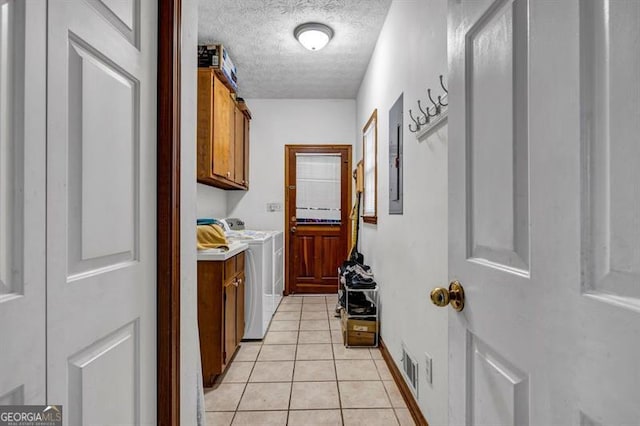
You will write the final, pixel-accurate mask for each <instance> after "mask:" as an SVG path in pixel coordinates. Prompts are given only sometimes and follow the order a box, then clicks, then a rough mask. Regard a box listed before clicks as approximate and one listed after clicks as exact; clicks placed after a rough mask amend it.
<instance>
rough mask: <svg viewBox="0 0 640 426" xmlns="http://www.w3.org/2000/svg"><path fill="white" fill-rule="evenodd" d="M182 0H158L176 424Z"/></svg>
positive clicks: (160, 341) (164, 269)
mask: <svg viewBox="0 0 640 426" xmlns="http://www.w3.org/2000/svg"><path fill="white" fill-rule="evenodd" d="M181 44H182V0H158V55H157V60H158V75H157V78H158V94H157V102H158V105H157V114H158V115H157V120H158V122H157V132H158V134H157V296H156V297H157V301H156V303H157V324H156V327H157V331H156V333H157V377H156V380H157V384H156V386H157V424H158V425H162V426H164V425H167V426H169V425H179V424H180V114H181V111H180V100H181V99H180V98H181V86H180V78H181V50H180V49H181Z"/></svg>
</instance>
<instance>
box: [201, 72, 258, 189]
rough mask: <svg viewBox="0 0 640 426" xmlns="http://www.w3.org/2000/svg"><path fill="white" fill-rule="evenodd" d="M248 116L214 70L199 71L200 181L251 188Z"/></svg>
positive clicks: (233, 187)
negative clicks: (246, 130) (247, 153)
mask: <svg viewBox="0 0 640 426" xmlns="http://www.w3.org/2000/svg"><path fill="white" fill-rule="evenodd" d="M245 121H248V117H247V116H246V115H244V114H243V113H242V111H240V109H239V107H238V105H237V103H236V101H235V99H234V98H233V96H232V94H231V92H230V91H229V89H228V88H227V87H226V86H225V85H224V84H223V83H222V81H220V79H219V78H218V76H217V75H216V74H215V72H214V71H213V70H212V69H209V68H200V69H198V137H197V141H198V182H200V183H204V184H207V185H211V186H216V187H218V188H224V189H245V190H246V189H248V184H247V179H246V170H248V161H249V158H248V156H247V155H246V151H247V150H246V145H247V141H248V135H245V128H248V126H247V124H246V123H245Z"/></svg>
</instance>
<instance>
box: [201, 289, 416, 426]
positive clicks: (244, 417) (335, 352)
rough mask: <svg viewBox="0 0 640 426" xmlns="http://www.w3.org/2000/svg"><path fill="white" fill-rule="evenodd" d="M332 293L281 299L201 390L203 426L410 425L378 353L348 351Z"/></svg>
mask: <svg viewBox="0 0 640 426" xmlns="http://www.w3.org/2000/svg"><path fill="white" fill-rule="evenodd" d="M335 305H336V295H320V296H289V297H285V298H284V299H283V300H282V303H281V304H280V307H279V308H278V311H277V312H276V315H275V316H274V319H273V321H272V323H271V327H270V328H269V331H268V333H267V335H266V337H265V339H264V340H263V341H262V342H243V343H242V344H241V346H240V348H239V349H238V352H237V353H236V355H235V357H234V359H233V361H232V362H231V365H230V366H229V368H228V369H227V371H226V373H225V374H224V375H223V376H221V377H219V378H218V381H217V384H216V385H215V386H214V387H213V388H211V389H207V390H205V407H206V410H207V419H206V420H207V425H209V426H211V425H213V426H229V425H251V426H267V425H278V426H285V425H290V426H298V425H300V426H314V425H331V426H334V425H345V426H356V425H366V426H376V425H380V426H393V425H400V426H404V425H414V424H415V423H414V422H413V419H412V418H411V414H410V413H409V410H408V409H407V406H406V405H405V402H404V400H403V399H402V395H401V394H400V391H399V390H398V387H397V386H396V384H395V382H394V381H393V377H392V376H391V373H390V372H389V369H388V368H387V365H386V363H385V362H384V360H383V359H382V354H381V353H380V350H379V349H366V348H345V347H344V346H343V345H342V336H341V331H340V321H339V320H338V319H337V318H335V317H334V315H333V311H334V308H335Z"/></svg>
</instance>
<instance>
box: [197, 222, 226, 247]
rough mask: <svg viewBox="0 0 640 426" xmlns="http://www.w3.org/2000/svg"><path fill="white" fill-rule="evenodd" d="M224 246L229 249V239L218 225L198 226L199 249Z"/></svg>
mask: <svg viewBox="0 0 640 426" xmlns="http://www.w3.org/2000/svg"><path fill="white" fill-rule="evenodd" d="M214 248H224V249H227V250H229V241H227V237H226V236H225V235H224V231H223V230H222V228H221V227H220V226H218V225H200V226H198V250H206V249H214Z"/></svg>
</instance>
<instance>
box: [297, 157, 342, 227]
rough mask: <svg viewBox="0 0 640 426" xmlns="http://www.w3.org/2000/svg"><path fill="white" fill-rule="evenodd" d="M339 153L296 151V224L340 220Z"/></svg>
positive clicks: (328, 222) (326, 222) (329, 222)
mask: <svg viewBox="0 0 640 426" xmlns="http://www.w3.org/2000/svg"><path fill="white" fill-rule="evenodd" d="M340 158H341V157H340V154H296V219H297V222H298V223H320V224H322V223H325V224H336V223H340V217H341V212H340Z"/></svg>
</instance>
